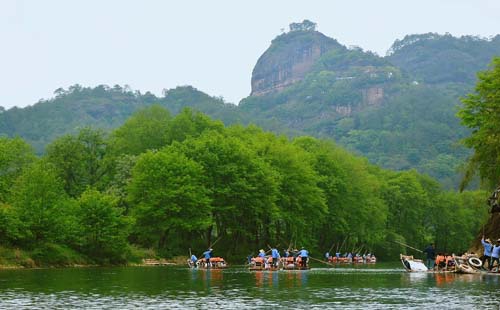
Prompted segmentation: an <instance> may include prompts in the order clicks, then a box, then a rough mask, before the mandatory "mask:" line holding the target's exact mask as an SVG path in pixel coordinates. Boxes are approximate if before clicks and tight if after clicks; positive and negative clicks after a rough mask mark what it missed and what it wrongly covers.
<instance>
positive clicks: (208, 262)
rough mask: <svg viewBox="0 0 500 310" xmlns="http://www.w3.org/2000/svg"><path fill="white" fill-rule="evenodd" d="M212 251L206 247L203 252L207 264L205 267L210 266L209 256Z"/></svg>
mask: <svg viewBox="0 0 500 310" xmlns="http://www.w3.org/2000/svg"><path fill="white" fill-rule="evenodd" d="M212 251H213V249H211V248H210V249H208V250H206V251H205V252H203V257H205V263H206V264H207V268H210V257H212Z"/></svg>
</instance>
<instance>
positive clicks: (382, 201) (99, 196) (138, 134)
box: [0, 105, 487, 266]
mask: <svg viewBox="0 0 500 310" xmlns="http://www.w3.org/2000/svg"><path fill="white" fill-rule="evenodd" d="M0 156H1V158H0V175H2V176H3V177H2V182H1V183H0V224H1V225H0V264H3V265H5V264H16V265H25V266H40V265H66V264H75V263H76V264H82V263H97V264H109V263H111V264H115V263H125V262H131V261H132V262H133V261H138V260H140V259H141V258H143V257H157V256H160V257H172V256H176V255H186V253H187V251H188V249H189V248H191V249H193V251H195V253H198V254H199V253H201V251H202V250H204V249H206V247H207V246H209V245H210V244H211V243H212V242H214V241H215V240H220V242H218V243H217V246H214V248H215V251H216V253H217V254H218V255H223V256H226V257H228V258H229V259H230V260H233V261H235V262H241V261H242V259H243V258H245V257H246V256H247V255H248V254H250V253H255V251H256V250H257V249H259V248H262V247H264V246H265V245H273V246H279V247H282V248H287V247H290V246H294V247H298V246H307V247H308V249H310V251H311V253H314V256H316V257H319V255H320V254H319V253H323V252H324V251H326V250H327V249H328V248H330V247H331V245H332V243H336V244H337V245H339V244H341V243H342V244H343V245H342V247H341V249H340V250H341V251H354V249H362V250H359V251H364V252H368V251H369V252H372V253H373V252H375V253H376V254H377V256H378V257H380V258H394V257H396V256H397V254H398V253H401V252H404V251H405V249H404V248H402V247H401V246H400V245H399V244H398V243H396V242H395V241H397V242H403V243H409V244H412V245H418V246H424V244H426V243H427V242H430V241H435V242H436V243H437V245H438V247H439V248H440V249H442V250H443V251H456V252H459V251H465V250H466V249H467V247H468V245H469V244H470V242H471V241H472V239H473V237H474V235H475V233H476V232H477V227H480V226H481V225H482V223H483V222H484V220H485V218H486V217H487V209H486V208H484V199H485V193H483V192H464V193H457V192H447V191H443V190H442V189H441V187H440V185H439V184H438V183H437V182H436V181H435V180H433V179H431V178H429V177H428V176H424V175H421V174H419V173H417V172H415V171H414V170H410V171H404V172H394V171H389V170H383V169H380V168H379V167H376V166H374V165H372V164H370V163H368V161H367V160H365V159H364V158H361V157H357V156H354V155H352V154H351V153H349V152H347V151H345V150H344V149H343V148H341V147H339V146H337V145H336V144H334V143H333V142H331V141H324V140H319V139H316V138H313V137H307V136H302V137H297V138H295V139H293V140H290V139H288V138H286V137H284V136H277V135H275V134H273V133H270V132H266V131H263V130H262V129H260V128H258V127H256V126H248V127H243V126H240V125H234V126H224V125H223V124H222V122H220V121H214V120H212V119H210V118H209V117H207V116H206V115H204V114H202V113H200V112H195V111H193V110H191V109H184V110H182V111H181V112H180V113H178V114H177V115H176V116H175V117H173V116H172V114H171V113H170V112H169V111H168V110H166V109H165V108H163V107H162V106H160V105H151V106H150V107H147V108H143V109H140V110H138V111H136V112H135V113H134V114H133V115H132V117H130V118H129V119H127V120H126V122H125V123H124V124H123V125H121V126H120V127H118V128H117V129H115V130H113V131H112V132H111V133H110V134H105V133H104V132H103V131H102V130H96V129H92V128H88V127H87V128H81V129H80V130H78V131H77V132H76V133H74V134H67V135H64V136H61V137H59V138H57V139H56V140H54V141H52V142H51V143H50V144H49V145H48V147H47V151H46V153H45V154H44V155H43V156H41V157H37V156H35V154H34V152H33V150H32V148H31V147H30V146H29V145H28V144H27V143H26V142H25V141H23V140H22V139H20V138H13V139H12V138H0Z"/></svg>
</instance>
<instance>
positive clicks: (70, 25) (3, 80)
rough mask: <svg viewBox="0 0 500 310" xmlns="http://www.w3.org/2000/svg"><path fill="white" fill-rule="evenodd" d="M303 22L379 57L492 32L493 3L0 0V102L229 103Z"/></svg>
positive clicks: (499, 26) (499, 15) (499, 19)
mask: <svg viewBox="0 0 500 310" xmlns="http://www.w3.org/2000/svg"><path fill="white" fill-rule="evenodd" d="M303 19H309V20H311V21H313V22H316V23H317V24H318V30H319V31H321V32H322V33H324V34H325V35H327V36H329V37H333V38H335V39H337V40H338V41H339V42H340V43H341V44H344V45H347V46H349V45H357V46H360V47H362V48H363V49H366V50H371V51H374V52H376V53H378V54H380V55H385V53H386V51H387V50H388V49H389V47H390V46H391V44H392V43H393V42H394V40H396V39H402V38H403V37H404V36H405V35H407V34H414V33H426V32H438V33H441V34H443V33H446V32H449V33H451V34H452V35H455V36H461V35H480V36H483V37H490V36H493V35H496V34H498V33H499V32H500V1H498V0H476V1H470V0H441V1H435V0H433V1H431V0H420V1H397V0H393V1H391V0H381V1H360V0H356V1H331V0H330V1H326V0H325V1H303V0H286V1H285V0H282V1H276V0H273V1H269V0H267V1H263V0H252V1H245V2H244V3H243V1H234V0H232V1H230V0H224V1H217V0H213V1H203V0H199V1H192V0H183V1H180V0H179V1H175V2H174V1H139V0H137V1H124V0H120V1H117V0H113V1H111V0H106V1H96V0H90V1H89V0H86V1H63V0H61V1H50V0H49V1H35V0H32V1H22V0H2V1H1V2H0V40H1V48H0V106H3V107H5V108H10V107H13V106H18V107H23V106H26V105H31V104H34V103H35V102H36V101H38V100H39V99H40V98H46V99H48V98H51V97H52V96H53V91H54V90H55V89H57V88H59V87H64V88H67V87H68V86H70V85H73V84H81V85H83V86H96V85H98V84H107V85H110V86H112V85H114V84H120V85H125V84H128V85H130V87H131V88H132V89H137V90H140V91H141V92H146V91H151V92H153V93H155V94H157V95H160V94H161V91H162V89H165V88H167V89H168V88H174V87H176V86H179V85H193V86H194V87H196V88H198V89H199V90H201V91H204V92H206V93H208V94H210V95H212V96H223V97H224V98H225V99H226V101H228V102H232V103H238V102H239V100H240V99H241V98H243V97H246V96H248V94H249V93H250V78H251V73H252V69H253V66H254V65H255V63H256V62H257V59H258V58H259V56H260V55H261V54H262V53H263V52H264V51H265V50H266V49H267V48H268V47H269V45H270V43H271V40H272V39H273V38H274V37H276V36H277V35H278V34H280V31H281V29H285V30H287V29H288V24H289V23H291V22H299V21H302V20H303Z"/></svg>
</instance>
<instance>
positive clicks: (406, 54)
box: [0, 21, 500, 188]
mask: <svg viewBox="0 0 500 310" xmlns="http://www.w3.org/2000/svg"><path fill="white" fill-rule="evenodd" d="M291 26H293V27H291V30H290V31H289V32H287V33H283V34H281V35H279V36H277V37H276V38H275V39H274V40H273V41H272V44H271V45H270V47H269V49H268V50H267V51H265V52H264V53H263V54H262V56H261V57H260V58H259V60H258V61H257V64H256V66H255V68H254V70H253V75H252V95H251V96H249V97H247V98H245V99H243V100H242V101H241V102H240V104H239V105H238V106H237V105H233V104H230V103H226V102H224V100H222V99H221V98H216V97H211V96H209V95H207V94H205V93H203V92H200V91H198V90H196V89H195V88H193V87H190V86H185V87H178V88H175V89H171V90H168V91H166V92H164V94H163V95H162V96H155V95H153V94H151V93H149V92H146V93H141V92H139V91H132V90H130V89H128V88H126V87H125V88H123V87H120V86H114V87H108V86H104V85H101V86H98V87H95V88H89V87H81V86H79V85H74V86H72V87H70V88H69V89H67V90H64V89H58V90H56V92H55V97H54V98H52V99H48V100H41V101H40V102H38V103H36V104H34V105H33V106H31V107H27V108H22V109H20V108H13V109H10V110H6V111H5V110H0V135H5V136H8V137H15V136H20V137H22V138H23V139H25V140H26V141H27V142H28V143H29V144H31V145H33V146H34V147H35V150H36V153H37V154H42V153H43V152H44V149H45V146H46V145H47V144H48V143H50V142H51V141H53V140H54V139H56V138H57V137H59V136H61V135H64V134H67V133H76V132H77V131H78V130H79V129H80V128H82V127H85V126H93V127H95V128H102V129H105V130H111V129H113V128H116V127H118V126H120V125H121V124H123V122H124V120H125V119H126V118H127V117H129V116H130V115H131V114H132V113H133V112H134V111H136V110H137V109H139V108H143V107H146V106H149V105H151V104H153V103H157V104H160V105H161V106H164V107H166V108H167V109H168V110H169V111H171V113H172V115H176V114H177V113H178V112H179V111H180V110H181V109H182V108H183V107H192V108H193V109H196V110H198V111H201V112H204V113H206V114H207V115H209V116H211V117H213V118H215V119H219V120H222V121H223V122H224V124H226V125H231V124H237V123H239V124H245V125H246V124H250V123H253V124H257V125H259V126H261V127H262V128H264V129H266V130H271V131H273V132H275V133H282V134H286V135H287V136H290V137H293V136H298V135H301V134H308V135H311V136H315V137H319V138H326V139H332V140H334V141H336V142H337V143H338V144H339V145H342V146H344V147H346V148H347V149H349V150H351V151H354V152H356V153H358V154H360V155H363V156H365V157H367V158H368V159H369V160H370V162H371V163H373V164H377V165H380V166H382V167H385V168H389V169H394V170H406V169H411V168H415V169H417V170H418V171H419V172H421V173H425V174H428V175H430V176H433V177H435V178H437V179H438V180H439V181H440V182H441V183H442V184H443V185H444V186H445V187H446V188H456V187H457V186H458V184H459V179H460V177H461V176H460V175H461V173H460V172H459V168H460V167H461V166H462V165H463V163H464V160H465V159H466V158H467V156H468V155H469V154H470V152H469V151H468V150H467V149H465V148H463V147H462V146H461V145H460V143H459V141H460V139H462V138H464V137H465V136H466V135H467V134H468V129H466V128H464V127H463V126H461V125H460V124H459V121H458V119H457V117H456V115H455V114H456V113H457V111H458V108H459V106H460V98H461V97H462V96H464V95H465V94H466V93H468V92H469V91H470V90H471V89H472V86H473V84H474V81H475V75H476V71H477V70H482V69H485V68H486V66H487V64H488V62H489V61H490V59H491V57H493V56H494V55H499V54H500V36H496V37H494V38H492V39H482V38H477V37H472V36H465V37H460V38H456V37H453V36H451V35H448V34H446V35H438V34H433V33H430V34H423V35H409V36H406V37H405V38H404V39H402V40H396V42H395V43H394V44H393V46H392V47H391V49H390V53H389V55H388V56H386V57H380V56H378V55H376V54H374V53H371V52H368V51H364V50H362V49H361V48H359V47H349V48H348V47H345V46H343V45H342V44H340V43H339V42H337V41H336V40H334V39H332V38H329V37H327V36H325V35H324V34H322V33H320V32H318V31H316V30H315V29H316V25H315V24H314V23H311V22H309V21H304V22H303V23H294V24H292V25H291Z"/></svg>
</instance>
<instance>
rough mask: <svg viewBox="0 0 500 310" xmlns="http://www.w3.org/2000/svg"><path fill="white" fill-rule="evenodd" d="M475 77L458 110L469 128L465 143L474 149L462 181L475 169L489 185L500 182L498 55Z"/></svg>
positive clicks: (495, 184) (499, 68)
mask: <svg viewBox="0 0 500 310" xmlns="http://www.w3.org/2000/svg"><path fill="white" fill-rule="evenodd" d="M478 78H479V81H478V83H477V85H476V89H475V92H474V93H471V94H469V95H468V96H467V97H466V98H464V99H463V100H462V101H463V104H464V106H463V108H462V109H461V110H460V112H459V113H458V115H459V116H460V117H461V118H462V123H463V124H464V125H465V126H467V127H469V128H471V129H472V133H471V135H470V136H468V137H467V138H465V139H464V142H465V145H466V146H468V147H470V148H473V149H474V154H473V155H472V156H471V158H470V159H469V169H468V175H467V177H466V179H465V183H467V182H468V181H469V180H470V177H471V175H473V174H474V172H475V170H476V169H477V170H479V173H480V176H481V178H482V179H483V180H484V181H486V182H487V183H488V185H489V187H490V188H493V187H496V186H498V184H499V182H500V157H499V154H500V128H499V120H500V91H499V90H500V57H496V58H494V59H493V61H492V63H491V66H490V69H489V70H487V71H484V72H480V73H479V74H478Z"/></svg>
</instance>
